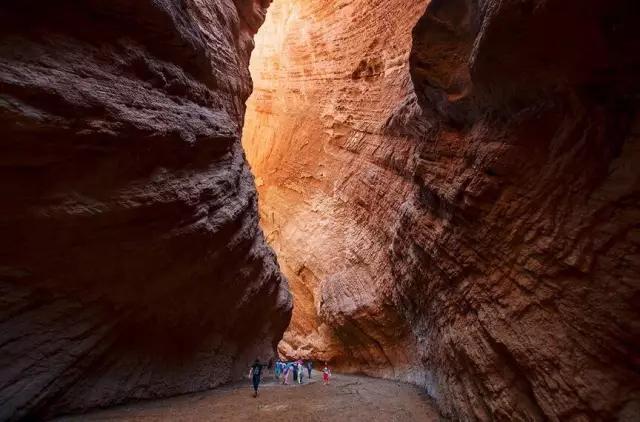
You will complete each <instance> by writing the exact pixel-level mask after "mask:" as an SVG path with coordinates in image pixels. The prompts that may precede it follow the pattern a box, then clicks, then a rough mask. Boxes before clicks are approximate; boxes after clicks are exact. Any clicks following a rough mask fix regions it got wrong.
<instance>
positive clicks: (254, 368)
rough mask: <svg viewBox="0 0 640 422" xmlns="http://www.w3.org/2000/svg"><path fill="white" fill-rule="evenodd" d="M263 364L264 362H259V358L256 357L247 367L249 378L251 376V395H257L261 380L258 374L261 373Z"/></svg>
mask: <svg viewBox="0 0 640 422" xmlns="http://www.w3.org/2000/svg"><path fill="white" fill-rule="evenodd" d="M265 366H266V365H265V364H263V363H260V359H258V358H256V360H255V362H253V365H251V369H249V378H251V381H252V382H253V391H254V392H253V397H258V387H259V386H260V381H261V379H260V376H261V375H262V369H263V368H264V367H265Z"/></svg>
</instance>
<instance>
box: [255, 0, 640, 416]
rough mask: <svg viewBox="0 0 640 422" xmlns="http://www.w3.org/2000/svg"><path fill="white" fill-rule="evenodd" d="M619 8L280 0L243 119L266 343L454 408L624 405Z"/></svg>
mask: <svg viewBox="0 0 640 422" xmlns="http://www.w3.org/2000/svg"><path fill="white" fill-rule="evenodd" d="M637 7H638V6H637V5H636V4H634V3H633V2H630V1H614V2H600V1H595V0H594V1H586V2H584V1H582V2H578V1H568V2H567V1H561V0H557V1H556V0H548V1H533V0H529V1H483V2H480V1H472V0H450V1H432V2H431V3H430V4H428V5H427V2H426V1H425V2H413V1H401V0H398V1H393V0H388V1H380V2H375V4H373V3H372V2H366V1H358V0H353V1H340V2H337V1H329V0H327V1H317V2H306V1H302V0H299V1H296V0H291V1H276V2H275V3H274V5H273V6H272V10H271V11H272V12H273V14H271V13H270V15H269V16H268V20H267V23H266V24H265V27H264V28H263V31H261V32H260V33H259V34H258V38H257V42H258V43H263V45H260V48H259V49H258V50H257V53H258V54H257V55H255V56H254V59H253V61H252V73H253V75H254V79H255V80H256V91H255V94H254V96H252V98H251V99H250V102H249V103H248V104H249V111H248V113H249V114H248V121H249V122H250V125H248V126H247V127H246V128H245V132H244V134H245V138H244V141H243V142H244V144H245V147H246V149H247V155H248V158H249V161H250V163H251V166H252V168H253V170H254V172H255V173H256V176H257V177H258V179H257V180H258V186H259V187H258V190H259V193H260V198H261V218H262V225H263V227H264V228H265V231H266V232H267V236H268V239H269V241H270V243H271V244H272V245H273V246H274V248H275V249H276V250H277V252H278V255H279V258H280V262H281V265H282V266H283V271H284V272H285V274H286V275H287V276H288V277H289V279H290V282H291V285H292V290H293V292H294V295H295V302H296V303H295V305H296V306H295V309H294V314H293V320H292V324H291V326H290V327H289V330H288V331H287V332H286V333H285V337H284V341H283V342H282V343H281V346H280V350H281V352H282V353H284V354H286V355H290V356H301V357H312V358H316V359H319V360H324V359H330V360H332V361H333V362H334V363H335V365H336V366H338V367H341V368H342V369H348V370H354V371H363V372H367V373H371V374H375V375H382V376H389V377H395V378H400V379H406V380H410V381H412V382H416V383H419V384H422V385H424V386H425V387H426V389H427V391H428V392H429V394H430V395H432V396H433V397H435V399H436V401H437V403H438V404H439V405H440V406H441V409H442V411H443V412H444V413H445V414H447V415H450V416H452V417H454V418H459V419H462V420H492V419H496V420H513V419H523V420H545V419H550V420H563V421H564V420H608V419H613V418H616V417H629V418H633V417H638V408H639V407H640V406H639V405H638V397H639V390H640V380H639V377H638V356H639V354H638V350H639V346H640V345H639V344H638V338H640V329H639V328H640V327H639V321H640V318H639V315H638V309H640V306H639V305H640V304H639V303H638V297H640V294H639V291H640V286H639V284H640V276H639V274H640V268H639V267H640V242H639V240H638V239H639V235H640V232H639V227H638V221H640V209H639V201H638V199H639V192H640V191H639V189H640V171H639V170H638V163H640V155H639V151H640V149H639V148H638V145H640V144H639V143H640V117H639V116H638V109H639V107H638V95H639V92H640V90H639V86H638V81H637V77H635V76H634V74H635V73H637V69H638V64H639V63H638V57H640V54H639V38H640V37H638V35H637V26H638V24H639V23H640V22H638V20H639V18H638V17H639V16H640V14H639V13H638V10H637ZM425 8H426V11H425ZM262 37H264V38H262Z"/></svg>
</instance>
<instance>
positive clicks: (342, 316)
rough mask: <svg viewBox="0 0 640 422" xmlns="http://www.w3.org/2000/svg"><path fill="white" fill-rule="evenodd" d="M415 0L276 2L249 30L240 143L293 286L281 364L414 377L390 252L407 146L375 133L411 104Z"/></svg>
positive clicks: (406, 185) (405, 178) (409, 157)
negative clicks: (251, 45)
mask: <svg viewBox="0 0 640 422" xmlns="http://www.w3.org/2000/svg"><path fill="white" fill-rule="evenodd" d="M425 6H426V1H419V2H407V1H397V0H395V1H381V2H377V3H376V5H374V4H372V3H371V2H368V1H364V0H363V1H345V2H334V1H314V2H311V1H296V0H294V1H276V2H274V3H273V4H272V6H271V8H270V9H269V14H268V16H267V21H266V23H265V25H264V26H263V28H262V29H261V31H260V32H259V33H258V34H257V36H256V43H257V45H258V46H259V48H257V49H256V51H255V53H254V55H253V56H252V62H251V71H252V75H253V78H254V83H255V91H254V95H252V97H251V98H250V100H249V102H248V114H247V125H246V126H245V131H244V137H243V143H244V145H245V149H246V151H247V158H248V160H249V162H250V163H251V166H252V169H253V171H254V173H255V174H256V176H257V185H258V190H259V193H260V207H261V209H260V212H261V219H262V225H263V227H264V229H265V232H266V234H267V237H268V240H269V242H270V244H271V245H272V246H273V247H274V248H275V249H276V250H277V252H278V257H279V260H280V264H281V266H282V268H283V271H284V273H285V275H287V277H288V278H289V279H290V280H292V282H291V288H292V292H293V295H294V304H295V306H294V311H293V319H292V322H291V325H290V327H289V329H288V331H287V332H286V333H285V337H284V340H283V342H282V343H281V345H280V347H281V351H282V352H283V353H285V354H287V355H290V356H301V357H307V356H309V357H313V358H315V359H319V360H324V359H330V360H332V361H333V362H334V363H335V364H337V365H339V366H341V367H342V368H343V369H353V370H355V369H363V368H364V369H375V370H376V373H377V374H380V371H383V372H384V374H385V375H388V376H398V375H402V376H406V377H412V376H413V375H414V374H415V373H416V371H415V370H414V369H413V368H412V367H411V366H412V365H413V364H414V363H415V362H416V357H415V356H412V352H411V345H407V344H405V341H406V339H407V334H408V327H406V326H405V324H404V322H403V317H402V315H401V314H400V315H397V313H396V312H395V310H394V305H393V302H392V294H391V293H392V290H391V288H392V286H393V285H394V281H393V276H392V269H393V266H392V262H391V258H392V254H391V249H390V246H391V244H392V241H393V237H394V233H395V228H394V224H392V223H391V222H394V221H397V220H398V217H399V215H400V213H401V208H402V205H403V203H404V202H405V201H406V200H407V199H408V198H409V197H410V196H411V195H412V190H413V188H414V186H413V182H412V170H411V169H412V166H413V165H412V162H413V157H414V155H415V148H416V145H417V144H416V142H415V140H414V139H412V138H410V137H408V136H406V135H404V134H401V133H399V132H398V133H393V134H392V133H388V134H385V133H383V132H384V128H385V124H386V123H387V120H388V118H389V117H390V116H391V115H393V113H394V111H395V110H396V109H398V108H404V109H407V110H409V109H411V108H412V107H417V106H416V103H415V96H414V95H413V93H412V85H411V81H410V74H409V65H408V63H409V51H410V47H411V30H412V28H413V27H414V25H415V24H416V22H417V20H418V18H419V17H420V15H421V14H422V13H423V12H424V9H425Z"/></svg>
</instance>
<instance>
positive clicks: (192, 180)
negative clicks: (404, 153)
mask: <svg viewBox="0 0 640 422" xmlns="http://www.w3.org/2000/svg"><path fill="white" fill-rule="evenodd" d="M267 3H268V2H266V1H253V0H247V1H235V2H234V1H229V0H208V1H202V0H184V1H182V0H175V1H170V0H163V1H151V0H140V1H112V0H110V1H101V0H94V1H83V2H72V1H56V2H45V1H8V2H3V3H2V5H1V6H0V145H1V146H2V154H0V198H1V199H0V201H1V203H0V292H1V293H0V420H6V419H29V420H40V419H42V418H44V417H48V416H51V415H53V414H59V413H64V412H69V411H77V410H82V409H86V408H89V407H94V406H105V405H110V404H115V403H119V402H123V401H126V400H131V399H142V398H151V397H162V396H168V395H172V394H179V393H186V392H191V391H195V390H201V389H205V388H209V387H214V386H217V385H219V384H220V383H223V382H226V381H229V380H232V379H234V378H237V377H238V376H239V375H240V374H242V375H244V374H245V373H246V368H247V366H246V365H247V364H248V363H249V362H250V361H252V360H253V359H254V358H255V357H256V356H259V357H262V358H263V359H267V358H268V357H269V355H272V354H273V351H274V348H275V346H276V344H277V342H278V341H279V340H280V338H281V335H282V332H283V331H284V329H285V328H286V326H287V324H288V321H289V317H290V312H291V299H290V296H289V294H288V290H287V285H286V281H285V280H284V278H283V277H282V275H281V273H280V271H279V268H278V265H277V262H276V259H275V256H274V254H273V252H272V251H271V249H270V248H269V247H268V246H266V244H265V242H264V238H263V235H262V232H261V230H260V228H259V226H258V214H257V202H256V191H255V185H254V183H253V179H252V176H251V174H250V172H249V169H248V167H247V165H246V162H245V159H244V155H243V151H242V148H241V144H240V134H241V128H242V125H243V117H244V110H245V106H244V102H245V100H246V98H247V97H248V96H249V94H250V92H251V81H250V76H249V72H248V68H247V67H248V61H249V55H250V52H251V50H252V47H253V43H252V36H253V34H254V33H255V31H257V29H258V27H259V25H260V24H261V23H262V21H263V19H264V13H265V7H266V6H267Z"/></svg>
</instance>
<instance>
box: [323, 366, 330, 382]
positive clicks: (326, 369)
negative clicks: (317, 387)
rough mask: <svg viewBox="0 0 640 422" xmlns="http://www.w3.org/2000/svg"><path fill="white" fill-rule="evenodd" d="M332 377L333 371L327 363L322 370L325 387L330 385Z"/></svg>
mask: <svg viewBox="0 0 640 422" xmlns="http://www.w3.org/2000/svg"><path fill="white" fill-rule="evenodd" d="M330 377H331V369H329V366H328V365H327V363H326V362H325V363H324V368H322V382H323V383H324V385H329V378H330Z"/></svg>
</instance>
